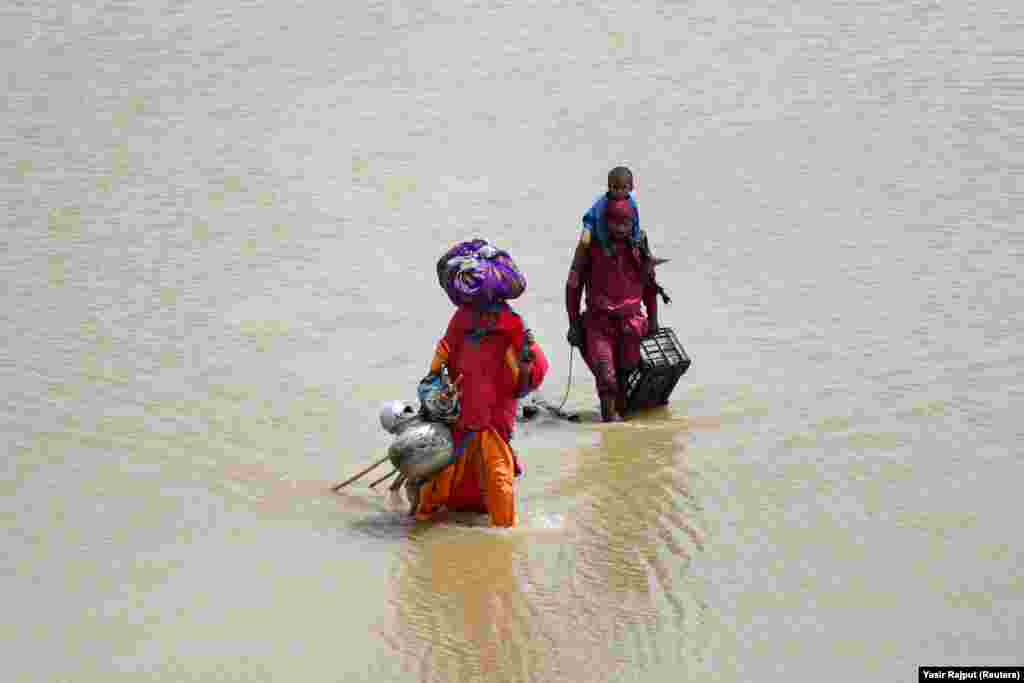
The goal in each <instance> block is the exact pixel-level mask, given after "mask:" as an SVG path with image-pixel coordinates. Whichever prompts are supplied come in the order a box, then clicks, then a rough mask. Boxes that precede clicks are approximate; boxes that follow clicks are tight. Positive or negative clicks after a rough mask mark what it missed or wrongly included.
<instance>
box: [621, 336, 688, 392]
mask: <svg viewBox="0 0 1024 683" xmlns="http://www.w3.org/2000/svg"><path fill="white" fill-rule="evenodd" d="M689 369H690V357H689V356H687V355H686V351H684V350H683V345H682V344H680V343H679V339H677V338H676V333H675V332H673V331H672V329H671V328H669V327H662V328H660V329H659V330H658V331H657V332H655V333H654V334H651V335H648V336H646V337H644V338H643V339H641V340H640V365H638V366H637V367H636V368H635V369H634V370H633V371H632V372H630V373H629V376H628V377H626V411H627V412H633V411H635V410H642V409H644V408H652V407H654V406H660V405H665V404H666V403H668V397H669V396H670V395H671V394H672V390H673V389H675V388H676V383H677V382H678V381H679V378H680V377H682V376H683V374H685V373H686V371H687V370H689Z"/></svg>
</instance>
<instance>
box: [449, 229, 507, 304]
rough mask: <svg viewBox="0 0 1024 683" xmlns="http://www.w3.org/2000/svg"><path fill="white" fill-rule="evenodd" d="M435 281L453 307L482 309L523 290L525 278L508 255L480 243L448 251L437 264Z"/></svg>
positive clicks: (476, 241)
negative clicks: (478, 307) (464, 305)
mask: <svg viewBox="0 0 1024 683" xmlns="http://www.w3.org/2000/svg"><path fill="white" fill-rule="evenodd" d="M437 281H438V283H440V285H441V289H443V290H444V291H445V293H446V294H447V295H448V298H449V299H451V301H452V303H453V304H455V305H456V306H461V305H463V304H469V305H471V306H486V305H489V304H494V303H499V302H501V301H506V300H508V299H515V298H516V297H517V296H519V295H520V294H522V293H523V292H524V291H525V290H526V278H525V277H523V274H522V273H521V272H519V268H517V267H516V264H515V263H514V262H513V261H512V257H511V256H509V255H508V252H506V251H501V250H500V249H497V248H496V247H494V246H493V245H491V244H489V243H488V242H487V240H482V239H475V240H472V241H469V242H460V243H459V244H456V245H455V246H454V247H452V248H451V249H449V250H448V252H447V253H446V254H445V255H444V256H442V257H441V259H440V260H439V261H438V262H437Z"/></svg>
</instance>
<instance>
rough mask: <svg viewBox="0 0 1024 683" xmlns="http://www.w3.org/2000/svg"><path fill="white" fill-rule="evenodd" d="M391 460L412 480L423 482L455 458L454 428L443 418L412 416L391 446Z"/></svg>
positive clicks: (389, 449)
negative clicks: (433, 418)
mask: <svg viewBox="0 0 1024 683" xmlns="http://www.w3.org/2000/svg"><path fill="white" fill-rule="evenodd" d="M388 455H389V456H390V458H391V464H392V465H394V466H395V467H396V468H398V471H399V472H401V473H402V474H404V475H405V476H406V478H407V479H408V480H409V481H411V482H413V483H417V484H418V483H422V482H425V481H427V480H428V479H430V478H431V477H433V476H434V475H436V474H437V473H438V472H440V471H441V470H443V469H444V468H445V467H447V466H448V465H450V464H452V463H453V462H455V442H454V440H453V439H452V431H451V430H450V429H449V428H448V426H447V425H445V424H443V423H441V422H425V421H423V420H422V419H419V418H417V419H414V420H411V421H410V422H409V423H408V424H407V425H406V426H405V427H404V428H402V429H401V431H399V433H398V435H397V437H396V438H395V440H394V442H393V443H392V444H391V445H390V446H388Z"/></svg>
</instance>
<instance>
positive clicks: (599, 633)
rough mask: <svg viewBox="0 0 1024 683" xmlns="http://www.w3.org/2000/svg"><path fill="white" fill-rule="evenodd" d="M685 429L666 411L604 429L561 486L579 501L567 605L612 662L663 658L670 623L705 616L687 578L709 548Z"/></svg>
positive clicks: (680, 627)
mask: <svg viewBox="0 0 1024 683" xmlns="http://www.w3.org/2000/svg"><path fill="white" fill-rule="evenodd" d="M666 418H667V419H666ZM685 435H686V431H685V427H684V423H683V422H682V421H681V420H677V419H672V418H671V415H670V414H669V413H668V411H656V413H650V414H647V415H645V416H641V417H638V418H635V419H634V420H633V421H631V422H628V423H626V424H624V425H610V426H607V427H604V428H603V429H602V430H601V433H600V439H599V442H598V444H597V445H596V446H595V447H593V448H589V449H585V450H583V451H581V452H580V453H579V455H578V457H577V465H576V470H575V472H574V474H573V475H572V476H571V477H569V478H567V479H565V480H564V481H562V482H560V483H559V485H558V486H556V488H555V489H554V491H553V493H554V494H555V495H558V496H567V497H570V498H572V499H574V500H578V501H579V502H578V504H577V506H576V509H575V511H574V513H573V514H572V517H573V519H574V521H575V527H576V543H575V547H574V549H573V553H572V556H573V557H572V567H571V570H570V576H571V583H570V584H569V591H568V594H567V596H566V600H567V605H566V607H567V611H568V612H569V613H571V614H575V615H578V616H577V617H576V619H575V622H574V623H573V624H572V625H571V626H572V628H571V629H570V631H571V632H572V633H574V634H576V635H575V637H576V638H578V639H580V640H581V641H582V642H580V645H582V646H584V647H588V649H590V650H592V652H593V653H594V655H595V656H596V657H599V658H600V657H606V658H608V659H609V661H607V662H605V664H606V665H608V666H614V665H615V664H616V663H617V662H622V661H627V660H628V661H631V662H633V663H634V664H640V665H641V666H644V665H647V664H654V663H658V662H660V661H661V659H662V657H663V656H664V655H666V654H668V652H666V650H665V648H664V647H662V645H661V643H662V642H663V637H664V635H665V634H666V627H668V629H667V630H668V631H671V632H673V633H674V634H675V636H674V638H678V637H680V635H681V634H683V633H685V632H686V631H687V630H688V629H689V626H688V623H690V622H692V620H693V619H694V618H696V617H697V615H696V614H695V613H693V612H694V611H695V609H696V608H695V606H694V600H693V596H692V591H691V590H690V589H689V588H688V587H687V586H686V585H685V584H684V582H683V581H682V579H683V578H684V577H685V570H686V567H687V564H688V561H689V558H690V557H692V555H693V553H694V552H695V551H698V550H700V549H701V546H702V540H701V532H700V530H699V527H698V526H697V524H696V520H695V518H694V517H695V515H694V513H695V512H696V511H697V506H696V504H695V502H694V501H693V499H692V497H691V496H690V493H689V489H688V486H687V482H686V459H685V440H684V439H685ZM669 619H671V625H670V624H669V623H668V621H667V620H669ZM602 643H605V644H607V643H614V644H615V645H614V646H613V647H610V648H609V647H601V644H602ZM671 650H677V648H675V647H672V648H671Z"/></svg>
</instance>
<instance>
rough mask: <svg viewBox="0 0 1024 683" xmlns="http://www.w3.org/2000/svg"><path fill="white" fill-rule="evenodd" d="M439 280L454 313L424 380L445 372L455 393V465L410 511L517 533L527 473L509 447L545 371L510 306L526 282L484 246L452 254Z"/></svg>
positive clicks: (415, 493)
mask: <svg viewBox="0 0 1024 683" xmlns="http://www.w3.org/2000/svg"><path fill="white" fill-rule="evenodd" d="M437 274H438V281H439V283H440V285H441V287H442V289H444V291H445V292H446V293H447V294H448V297H449V299H451V301H452V303H453V304H455V305H456V307H457V308H456V310H455V313H454V314H453V315H452V317H451V320H450V321H449V322H448V329H447V331H446V332H445V335H444V337H443V338H442V339H441V341H440V342H438V344H437V346H436V348H435V350H434V357H433V359H432V361H431V363H430V374H429V375H428V376H427V379H429V378H431V377H435V376H437V375H440V373H441V372H442V371H444V370H445V369H446V368H447V370H448V374H449V376H450V377H452V378H453V380H454V382H455V384H456V386H457V387H458V391H459V400H460V403H461V410H460V413H459V416H458V419H457V421H456V422H455V424H454V425H453V429H452V436H453V438H454V443H455V451H456V460H455V462H454V463H453V464H451V465H449V466H448V467H446V468H445V469H443V470H442V471H441V472H440V473H439V474H437V476H435V477H433V478H432V479H431V480H430V481H429V482H427V483H425V484H422V485H421V486H418V487H413V488H412V490H411V491H409V494H410V499H411V500H410V502H411V503H412V511H413V513H414V514H415V515H416V518H417V519H420V520H428V519H431V518H432V517H433V516H434V514H435V513H437V512H439V511H441V510H442V509H448V510H452V511H473V512H481V513H487V514H488V515H489V516H490V520H491V524H492V525H493V526H500V527H511V526H515V524H516V523H517V521H518V518H517V515H516V503H515V490H514V479H515V477H516V476H518V475H519V474H521V472H522V468H521V466H520V463H519V461H518V459H517V457H516V454H515V452H514V451H513V450H512V447H511V445H510V441H511V439H512V433H513V431H514V429H515V416H516V408H517V404H518V400H519V399H520V398H521V397H523V396H525V395H526V394H528V393H529V392H531V391H533V390H535V389H537V388H539V387H540V385H541V383H542V382H543V380H544V376H545V375H546V374H547V371H548V362H547V359H546V358H545V356H544V353H543V352H542V351H541V349H540V346H538V345H537V343H536V342H535V341H534V339H533V336H532V334H531V333H530V331H529V330H528V329H527V328H526V326H525V324H524V323H523V320H522V318H521V317H520V316H519V314H517V313H516V312H515V311H514V310H513V309H512V307H511V306H509V304H508V300H509V299H514V298H516V297H518V296H520V295H521V294H522V293H523V291H525V289H526V279H525V278H524V277H523V275H522V273H520V272H519V270H518V268H516V266H515V264H514V263H513V262H512V259H511V257H509V255H508V254H507V253H506V252H504V251H501V250H498V249H496V248H495V247H494V246H492V245H490V244H488V243H487V242H486V241H485V240H480V239H477V240H472V241H470V242H462V243H460V244H457V245H456V246H455V247H453V248H452V249H450V250H449V251H448V252H447V253H446V254H445V255H444V256H442V257H441V260H440V261H438V264H437Z"/></svg>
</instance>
